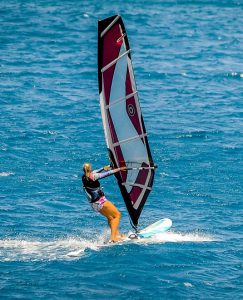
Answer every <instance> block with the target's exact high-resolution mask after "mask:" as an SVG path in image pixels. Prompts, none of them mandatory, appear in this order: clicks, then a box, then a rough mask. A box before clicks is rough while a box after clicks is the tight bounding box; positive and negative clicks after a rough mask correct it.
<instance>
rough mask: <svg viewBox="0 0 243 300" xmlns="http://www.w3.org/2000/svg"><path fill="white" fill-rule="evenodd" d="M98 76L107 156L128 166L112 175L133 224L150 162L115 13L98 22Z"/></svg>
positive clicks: (127, 49)
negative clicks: (115, 179) (126, 169)
mask: <svg viewBox="0 0 243 300" xmlns="http://www.w3.org/2000/svg"><path fill="white" fill-rule="evenodd" d="M98 76H99V93H100V106H101V112H102V120H103V126H104V131H105V137H106V143H107V147H108V151H109V156H110V159H111V162H112V164H113V166H114V167H122V166H126V167H128V168H129V170H128V171H126V172H124V171H123V172H119V173H116V174H115V175H116V178H117V181H118V185H119V187H120V190H121V193H122V196H123V198H124V201H125V204H126V207H127V210H128V213H129V215H130V218H131V220H132V222H133V224H134V225H135V226H136V225H137V224H138V219H139V216H140V214H141V211H142V209H143V206H144V204H145V202H146V199H147V197H148V195H149V193H150V191H151V188H152V184H153V178H154V168H153V167H154V164H153V160H152V157H151V153H150V149H149V144H148V139H147V134H146V130H145V126H144V122H143V117H142V113H141V108H140V105H139V100H138V94H137V90H136V84H135V79H134V74H133V68H132V62H131V53H130V46H129V42H128V38H127V33H126V30H125V27H124V24H123V21H122V19H121V17H119V16H113V17H110V18H107V19H105V20H102V21H99V22H98ZM139 168H140V169H139Z"/></svg>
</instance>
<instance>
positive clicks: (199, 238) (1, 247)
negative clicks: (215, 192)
mask: <svg viewBox="0 0 243 300" xmlns="http://www.w3.org/2000/svg"><path fill="white" fill-rule="evenodd" d="M107 237H108V236H107V232H104V233H103V234H102V235H100V236H99V237H93V238H92V239H87V238H85V239H84V238H80V237H70V238H66V239H58V240H53V241H33V240H28V239H4V240H0V261H40V260H73V259H78V258H80V257H82V256H84V255H85V251H87V250H93V251H100V250H102V249H103V247H104V246H108V247H112V246H122V245H124V244H129V243H135V244H162V243H168V242H173V243H183V242H193V243H201V242H213V241H215V239H214V238H213V237H211V236H207V235H203V234H198V233H180V232H166V233H163V234H158V235H156V236H154V237H153V238H143V239H138V240H132V241H129V242H125V243H118V244H106V241H107Z"/></svg>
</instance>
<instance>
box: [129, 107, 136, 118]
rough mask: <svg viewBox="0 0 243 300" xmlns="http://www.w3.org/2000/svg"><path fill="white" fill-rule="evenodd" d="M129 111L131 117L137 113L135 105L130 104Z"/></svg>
mask: <svg viewBox="0 0 243 300" xmlns="http://www.w3.org/2000/svg"><path fill="white" fill-rule="evenodd" d="M128 113H129V115H130V116H131V117H133V116H134V115H135V107H134V106H133V105H132V104H129V105H128Z"/></svg>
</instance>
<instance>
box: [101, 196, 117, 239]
mask: <svg viewBox="0 0 243 300" xmlns="http://www.w3.org/2000/svg"><path fill="white" fill-rule="evenodd" d="M100 213H101V214H102V215H103V216H105V217H106V218H107V219H108V224H109V226H110V229H111V237H110V239H111V240H112V241H118V240H120V239H121V236H120V233H119V230H118V227H119V223H120V219H121V213H120V212H119V210H118V209H117V208H116V207H115V205H114V204H112V203H111V202H110V201H108V200H107V201H106V202H105V203H104V204H103V207H102V209H101V210H100Z"/></svg>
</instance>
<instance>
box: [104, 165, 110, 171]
mask: <svg viewBox="0 0 243 300" xmlns="http://www.w3.org/2000/svg"><path fill="white" fill-rule="evenodd" d="M103 169H104V170H105V171H109V170H110V169H111V166H110V165H108V166H104V167H103Z"/></svg>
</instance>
